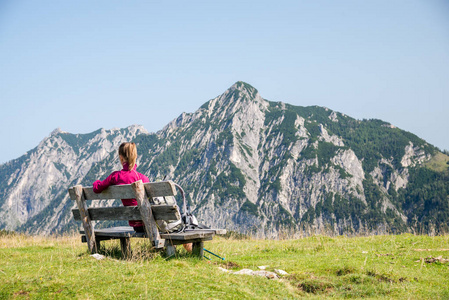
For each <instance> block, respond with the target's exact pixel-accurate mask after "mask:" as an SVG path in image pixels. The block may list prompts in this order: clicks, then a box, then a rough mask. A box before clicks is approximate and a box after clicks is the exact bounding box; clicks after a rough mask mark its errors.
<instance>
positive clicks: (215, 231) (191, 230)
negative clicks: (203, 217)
mask: <svg viewBox="0 0 449 300" xmlns="http://www.w3.org/2000/svg"><path fill="white" fill-rule="evenodd" d="M198 230H201V231H202V232H213V233H215V234H218V235H223V234H226V232H227V231H226V229H216V228H208V229H186V230H185V232H197V231H198Z"/></svg>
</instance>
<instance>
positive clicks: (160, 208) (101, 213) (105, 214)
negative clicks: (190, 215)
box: [72, 205, 181, 221]
mask: <svg viewBox="0 0 449 300" xmlns="http://www.w3.org/2000/svg"><path fill="white" fill-rule="evenodd" d="M151 209H152V211H153V215H154V219H155V220H164V221H171V220H178V219H179V218H181V215H180V213H179V209H178V207H177V206H176V205H151ZM88 211H89V216H90V219H91V220H94V221H104V220H122V221H123V220H125V221H128V220H140V218H141V214H140V211H139V208H138V207H137V206H119V207H91V208H88ZM72 214H73V218H74V219H75V220H77V221H79V220H81V216H80V212H79V210H78V209H72Z"/></svg>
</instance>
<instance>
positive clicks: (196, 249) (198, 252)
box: [192, 241, 204, 258]
mask: <svg viewBox="0 0 449 300" xmlns="http://www.w3.org/2000/svg"><path fill="white" fill-rule="evenodd" d="M203 249H204V242H203V241H201V242H194V243H193V247H192V254H193V255H194V256H198V257H199V258H203V255H204V254H203V252H204V251H203Z"/></svg>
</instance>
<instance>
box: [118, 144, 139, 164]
mask: <svg viewBox="0 0 449 300" xmlns="http://www.w3.org/2000/svg"><path fill="white" fill-rule="evenodd" d="M118 154H119V155H121V156H122V157H123V158H124V159H125V160H126V162H127V163H128V165H129V170H132V169H134V166H135V165H136V160H137V147H136V144H134V143H122V144H121V145H120V147H119V148H118Z"/></svg>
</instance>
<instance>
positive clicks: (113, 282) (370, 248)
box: [0, 231, 449, 299]
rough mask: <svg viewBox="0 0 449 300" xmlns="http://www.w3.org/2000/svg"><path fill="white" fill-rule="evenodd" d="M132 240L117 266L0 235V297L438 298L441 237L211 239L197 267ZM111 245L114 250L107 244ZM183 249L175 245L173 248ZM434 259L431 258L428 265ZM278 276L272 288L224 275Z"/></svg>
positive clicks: (76, 245) (63, 240)
mask: <svg viewBox="0 0 449 300" xmlns="http://www.w3.org/2000/svg"><path fill="white" fill-rule="evenodd" d="M136 240H137V239H135V240H133V249H134V252H133V253H134V256H133V258H132V259H130V260H126V261H125V260H122V259H121V258H120V250H119V249H120V247H119V245H118V242H117V241H106V242H105V244H106V248H104V249H103V250H102V253H103V254H106V255H107V257H106V258H105V259H103V260H96V259H95V258H93V257H91V256H89V254H88V253H87V251H86V249H87V247H86V245H85V244H82V243H81V242H80V239H79V236H76V237H74V236H71V237H70V236H64V237H59V238H55V237H46V238H44V237H36V236H34V237H30V236H22V235H13V236H2V235H1V231H0V257H2V258H6V259H0V298H1V299H13V298H14V299H15V298H18V299H43V298H44V299H65V298H77V299H78V298H81V299H112V298H119V299H136V298H144V299H167V298H179V295H180V294H183V295H184V294H185V295H189V297H190V298H192V299H297V298H304V297H307V298H312V299H323V298H325V297H328V298H333V299H343V298H344V299H347V298H357V299H358V298H369V299H378V298H382V299H383V298H387V299H447V297H448V296H449V289H448V284H449V269H448V267H447V262H445V261H446V259H448V258H449V257H448V249H447V245H448V237H447V236H438V237H429V236H413V235H410V234H406V235H390V236H370V237H358V238H348V237H342V236H339V237H334V238H329V237H323V236H313V237H309V238H302V239H299V240H276V241H273V240H256V239H243V240H237V239H232V238H231V239H224V238H217V239H214V241H211V242H207V243H206V244H205V247H207V249H209V250H210V251H212V252H214V253H218V254H219V255H221V256H224V257H225V258H226V260H225V261H222V260H219V259H217V258H215V257H213V256H211V257H210V259H211V260H210V261H208V260H207V259H204V260H202V261H201V260H198V259H195V258H192V257H189V256H188V255H187V254H186V253H185V252H184V250H183V249H178V253H177V257H176V258H175V259H169V260H165V259H164V257H163V256H161V255H160V254H159V253H152V252H150V251H149V250H148V243H146V244H145V243H144V242H143V241H142V240H141V239H138V240H139V241H136ZM114 242H115V243H114ZM181 248H182V247H181ZM440 256H441V257H442V258H441V261H443V262H440V260H435V261H434V262H433V263H431V262H432V259H431V258H430V257H432V258H437V257H440ZM259 266H265V267H266V270H267V271H270V272H273V271H274V270H276V269H281V270H283V271H285V272H287V273H288V275H279V280H276V279H273V280H269V279H267V278H265V277H262V276H249V275H238V274H231V273H228V272H224V271H223V270H221V269H220V268H219V267H221V268H223V269H228V270H229V271H234V272H235V271H241V270H243V269H251V270H253V271H255V270H259V268H258V267H259Z"/></svg>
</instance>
